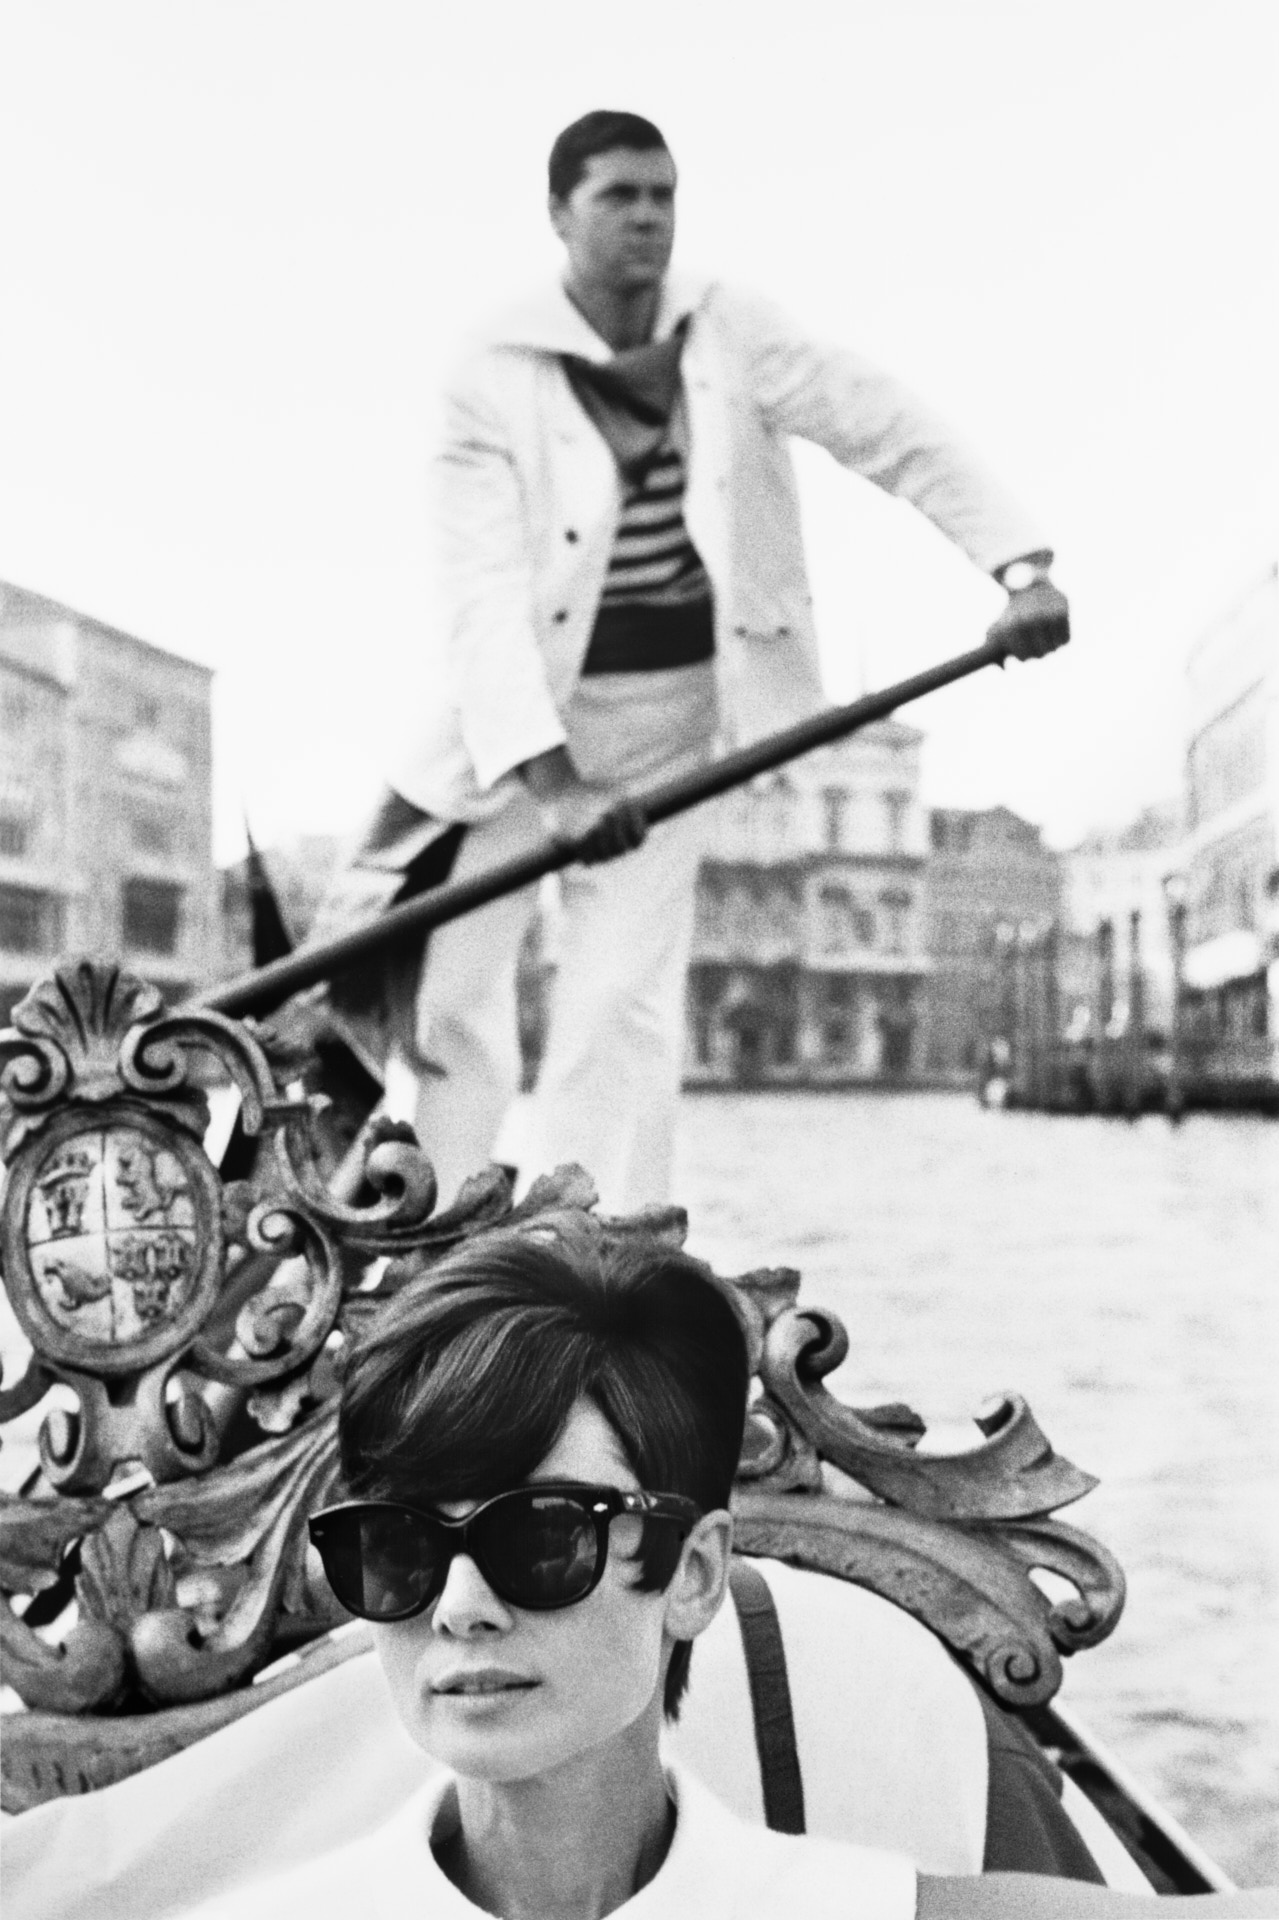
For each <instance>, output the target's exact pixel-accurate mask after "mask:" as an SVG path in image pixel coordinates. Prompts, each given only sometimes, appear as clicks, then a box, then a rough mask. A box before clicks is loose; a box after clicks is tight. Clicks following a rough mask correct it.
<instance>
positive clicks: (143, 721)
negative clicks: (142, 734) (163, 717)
mask: <svg viewBox="0 0 1279 1920" xmlns="http://www.w3.org/2000/svg"><path fill="white" fill-rule="evenodd" d="M133 711H134V715H135V717H136V719H137V723H138V725H139V726H140V727H147V728H151V727H158V726H159V724H160V702H159V701H158V700H157V699H155V698H154V696H153V695H151V694H147V693H140V694H139V695H138V697H137V701H136V702H135V704H134V709H133Z"/></svg>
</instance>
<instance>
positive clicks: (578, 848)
mask: <svg viewBox="0 0 1279 1920" xmlns="http://www.w3.org/2000/svg"><path fill="white" fill-rule="evenodd" d="M518 772H519V776H520V778H521V780H523V782H524V784H525V786H526V787H527V788H528V790H529V793H530V794H531V795H532V797H533V799H534V801H535V802H536V805H537V810H538V812H539V813H540V814H541V816H542V823H543V825H544V826H545V828H546V831H547V833H548V834H549V836H550V838H551V839H552V840H554V841H555V842H556V844H557V845H558V846H561V847H564V848H566V849H567V848H570V847H571V848H572V850H573V851H574V853H575V854H576V855H577V858H578V859H579V860H581V861H582V862H584V864H585V865H587V866H594V865H597V864H598V863H599V861H601V860H615V859H617V857H618V855H619V854H623V853H630V852H631V851H632V850H633V849H634V848H635V847H638V846H639V844H640V842H641V841H642V840H643V839H644V836H645V834H646V833H647V832H648V821H647V820H646V819H645V817H644V810H643V808H642V807H640V806H638V805H637V804H636V803H635V801H633V800H628V799H626V798H625V797H624V796H620V797H619V795H618V794H617V793H615V792H614V791H613V790H612V789H611V788H609V787H602V786H596V785H595V784H594V783H593V782H591V781H589V780H583V779H581V778H580V776H579V774H578V772H577V769H576V767H574V765H573V762H572V760H571V759H570V758H569V755H568V751H567V749H566V748H564V747H552V748H551V750H550V752H549V753H539V754H538V755H537V757H536V758H535V759H533V760H526V761H525V762H524V764H523V766H522V767H520V768H519V769H518Z"/></svg>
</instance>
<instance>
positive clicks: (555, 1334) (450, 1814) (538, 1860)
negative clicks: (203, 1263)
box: [217, 1233, 1276, 1920]
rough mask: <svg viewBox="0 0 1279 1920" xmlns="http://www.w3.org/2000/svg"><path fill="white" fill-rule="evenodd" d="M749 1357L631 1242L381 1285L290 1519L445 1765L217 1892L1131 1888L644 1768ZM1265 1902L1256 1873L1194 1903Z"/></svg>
mask: <svg viewBox="0 0 1279 1920" xmlns="http://www.w3.org/2000/svg"><path fill="white" fill-rule="evenodd" d="M749 1376H750V1367H749V1361H748V1356H747V1345H746V1338H745V1334H744V1331H743V1328H742V1325H741V1322H740V1320H739V1318H738V1314H737V1309H736V1307H735V1305H734V1303H733V1301H732V1299H731V1296H730V1295H729V1293H728V1291H727V1290H726V1289H724V1288H722V1287H721V1286H720V1285H719V1284H718V1283H717V1282H716V1281H714V1280H713V1279H712V1278H711V1277H710V1276H709V1275H708V1274H707V1272H706V1271H705V1269H703V1268H702V1267H700V1266H699V1265H698V1264H697V1263H696V1262H695V1261H692V1260H690V1259H688V1258H686V1257H685V1256H683V1255H680V1254H675V1253H672V1252H671V1251H670V1250H669V1249H667V1248H664V1247H661V1246H659V1245H657V1244H654V1243H634V1242H632V1243H626V1244H622V1245H620V1246H619V1245H614V1246H605V1245H601V1244H600V1243H598V1242H597V1241H595V1240H593V1239H592V1240H591V1241H589V1242H581V1243H578V1242H572V1243H568V1242H561V1241H555V1242H552V1241H550V1240H534V1239H532V1238H530V1237H522V1236H520V1235H517V1234H513V1233H507V1234H491V1235H485V1236H483V1237H481V1238H480V1239H478V1240H476V1241H474V1242H472V1243H471V1244H470V1245H469V1246H468V1247H466V1248H465V1249H463V1250H460V1251H459V1252H457V1253H455V1254H453V1255H452V1256H451V1257H449V1258H447V1259H446V1260H444V1261H443V1262H442V1263H441V1264H440V1266H439V1267H437V1268H436V1269H435V1270H434V1271H433V1273H432V1274H431V1276H430V1278H429V1279H428V1280H427V1281H425V1282H423V1283H422V1284H421V1285H420V1286H419V1287H417V1288H415V1289H413V1290H412V1291H410V1292H409V1293H406V1294H404V1295H402V1296H400V1298H399V1299H398V1300H397V1301H396V1302H395V1303H394V1304H393V1305H392V1306H391V1307H390V1308H389V1309H388V1311H387V1312H386V1313H385V1314H384V1315H383V1316H382V1317H381V1318H380V1319H379V1320H378V1321H377V1323H376V1324H375V1326H374V1327H373V1328H372V1329H371V1331H370V1332H369V1334H368V1335H367V1336H366V1338H365V1339H364V1340H363V1341H362V1342H361V1343H360V1344H359V1346H358V1347H357V1348H356V1350H355V1352H354V1353H353V1355H352V1358H351V1360H350V1363H349V1365H348V1369H347V1375H346V1380H345V1386H344V1392H343V1400H342V1407H341V1415H340V1427H339V1431H340V1441H341V1453H342V1464H343V1472H344V1476H345V1479H346V1483H347V1488H348V1491H349V1494H350V1496H351V1497H350V1499H349V1500H347V1501H344V1502H343V1503H341V1504H340V1505H338V1506H336V1507H331V1508H329V1509H327V1510H326V1511H325V1512H323V1513H321V1514H318V1515H317V1516H316V1517H315V1519H314V1520H313V1522H312V1535H313V1538H314V1540H315V1543H316V1545H317V1547H318V1548H319V1551H320V1554H321V1556H322V1558H323V1561H324V1565H325V1570H326V1573H327V1575H328V1578H329V1580H330V1583H331V1584H332V1586H333V1588H334V1591H335V1592H336V1594H337V1596H338V1598H339V1599H340V1600H341V1601H342V1602H343V1604H344V1605H345V1606H346V1607H348V1608H349V1609H350V1610H351V1611H352V1612H353V1613H356V1614H359V1615H362V1616H363V1617H364V1618H366V1619H369V1620H371V1621H372V1622H373V1623H374V1633H375V1639H376V1643H377V1649H378V1655H379V1658H380V1660H381V1663H382V1667H383V1669H384V1672H385V1675H386V1678H387V1681H388V1683H389V1686H390V1689H391V1693H392V1695H393V1697H394V1700H395V1703H396V1707H397V1710H398V1712H399V1714H400V1716H401V1718H402V1720H403V1722H404V1724H405V1726H406V1727H407V1729H408V1731H409V1732H410V1734H411V1735H412V1737H413V1738H414V1739H415V1740H416V1741H417V1742H418V1743H419V1744H420V1745H421V1746H422V1747H423V1748H425V1750H426V1751H427V1752H428V1753H429V1754H431V1755H432V1756H433V1757H434V1758H435V1759H437V1760H438V1761H440V1762H442V1763H443V1765H444V1767H446V1768H447V1769H448V1772H447V1775H446V1776H444V1777H443V1779H442V1782H441V1780H440V1779H439V1778H437V1780H436V1782H435V1783H434V1784H433V1785H432V1786H431V1787H430V1788H429V1789H428V1790H427V1791H426V1792H425V1794H423V1795H419V1796H418V1798H417V1799H416V1800H415V1801H414V1802H413V1803H412V1804H411V1805H410V1806H409V1807H408V1808H406V1809H405V1810H404V1811H403V1812H402V1813H400V1814H399V1815H397V1817H396V1818H395V1819H394V1820H393V1821H391V1822H389V1823H388V1824H387V1825H386V1826H384V1827H383V1828H381V1829H380V1831H379V1832H377V1833H376V1834H374V1835H371V1836H370V1837H368V1838H367V1839H364V1840H361V1841H359V1842H358V1843H356V1844H354V1845H351V1846H349V1847H347V1848H345V1849H342V1850H340V1851H338V1852H335V1853H332V1854H329V1855H328V1856H326V1857H325V1858H323V1859H321V1860H319V1861H315V1862H312V1863H310V1864H309V1865H308V1866H307V1867H306V1868H305V1869H304V1870H301V1871H298V1872H294V1873H293V1874H291V1875H287V1876H285V1877H283V1878H282V1879H279V1880H276V1881H275V1882H272V1883H270V1884H268V1885H266V1886H263V1887H260V1888H259V1889H258V1890H257V1891H256V1893H255V1895H254V1896H252V1897H251V1899H249V1900H246V1899H245V1898H244V1896H240V1897H239V1898H238V1899H237V1900H236V1901H235V1902H234V1903H233V1904H232V1905H231V1906H229V1907H226V1908H223V1907H220V1908H218V1909H217V1911H219V1912H226V1911H233V1912H234V1913H235V1914H236V1915H239V1916H244V1915H247V1914H249V1913H252V1914H258V1913H261V1914H262V1915H264V1916H265V1915H266V1914H270V1915H272V1916H273V1920H278V1917H279V1916H282V1915H288V1914H291V1913H293V1912H299V1913H306V1914H307V1916H308V1920H323V1917H324V1916H337V1915H339V1914H340V1915H342V1916H343V1920H351V1916H356V1917H358V1920H374V1916H383V1915H385V1916H390V1915H395V1916H397V1920H398V1917H399V1916H408V1915H418V1914H421V1915H424V1916H427V1915H429V1916H435V1915H439V1916H443V1917H444V1920H448V1917H449V1916H452V1917H453V1920H474V1915H475V1912H476V1910H477V1909H478V1910H479V1911H481V1912H484V1913H488V1914H493V1915H498V1916H501V1920H535V1917H536V1920H552V1917H553V1920H578V1916H581V1920H596V1916H601V1915H605V1914H610V1913H615V1912H619V1911H622V1912H624V1913H625V1915H626V1916H628V1920H629V1916H630V1915H631V1914H634V1916H635V1920H662V1916H689V1917H690V1920H729V1917H730V1916H733V1917H734V1920H782V1916H786V1917H787V1920H790V1917H791V1916H793V1915H795V1914H797V1913H799V1914H804V1915H805V1920H826V1917H827V1916H829V1917H830V1920H835V1917H836V1916H839V1920H909V1916H913V1915H916V1914H917V1915H918V1916H920V1920H945V1916H973V1917H974V1920H983V1917H984V1916H992V1917H995V1920H997V1917H998V1916H1002V1915H1008V1916H1014V1915H1015V1916H1017V1920H1036V1916H1044V1917H1045V1920H1052V1916H1058V1915H1060V1916H1086V1915H1089V1914H1092V1913H1094V1912H1095V1913H1097V1914H1103V1915H1104V1914H1110V1913H1119V1912H1122V1911H1124V1910H1125V1908H1126V1907H1130V1908H1131V1910H1132V1911H1133V1912H1135V1913H1139V1914H1140V1913H1144V1912H1147V1911H1148V1909H1147V1908H1146V1906H1145V1904H1144V1902H1142V1903H1140V1904H1138V1903H1137V1901H1134V1900H1131V1899H1130V1897H1129V1896H1127V1895H1123V1894H1115V1893H1113V1892H1110V1891H1107V1890H1105V1889H1100V1888H1095V1887H1086V1886H1083V1885H1080V1884H1078V1883H1074V1882H1065V1881H1052V1880H1046V1879H1042V1878H1039V1877H1035V1876H1028V1875H1020V1874H1010V1875H990V1876H985V1877H982V1878H973V1879H948V1878H937V1877H928V1876H917V1875H916V1873H915V1870H914V1868H913V1867H912V1865H911V1863H910V1862H909V1861H908V1860H906V1859H905V1858H904V1857H902V1856H899V1855H895V1854H889V1853H883V1852H879V1851H877V1850H875V1849H871V1848H863V1847H854V1846H841V1845H837V1844H835V1843H832V1842H827V1841H818V1840H814V1839H810V1838H796V1837H790V1836H784V1835H781V1834H777V1833H772V1832H769V1831H767V1830H764V1829H761V1828H755V1827H751V1826H747V1825H746V1824H744V1823H742V1822H740V1821H738V1820H737V1819H736V1818H735V1817H734V1816H732V1815H730V1814H729V1813H727V1812H726V1811H725V1810H724V1809H722V1808H721V1807H720V1806H719V1805H718V1803H717V1802H716V1801H715V1800H713V1799H712V1798H711V1796H710V1795H709V1794H708V1793H706V1792H705V1790H704V1789H702V1788H700V1787H699V1786H698V1785H697V1784H696V1783H695V1782H694V1781H692V1780H690V1779H689V1778H687V1777H686V1776H684V1775H682V1774H680V1773H679V1772H678V1771H673V1770H671V1769H669V1768H667V1767H665V1766H664V1765H663V1760H662V1754H661V1733H662V1724H663V1719H664V1718H673V1717H674V1716H675V1715H676V1714H677V1712H678V1708H679V1701H680V1696H681V1694H682V1692H683V1690H684V1687H685V1686H686V1685H687V1680H688V1672H689V1664H690V1658H691V1654H692V1643H693V1642H694V1641H695V1640H696V1638H697V1636H698V1634H699V1633H701V1632H702V1631H703V1630H704V1629H705V1628H706V1627H707V1626H708V1625H709V1624H710V1622H711V1620H712V1619H713V1617H714V1615H715V1613H716V1611H717V1609H718V1608H719V1606H720V1605H721V1603H722V1601H723V1598H724V1594H725V1590H726V1585H727V1580H728V1571H729V1562H730V1553H731V1546H732V1521H731V1518H730V1516H729V1513H728V1501H729V1494H730V1489H731V1486H732V1481H733V1475H734V1471H735V1468H736V1465H737V1459H738V1454H739V1450H740V1446H741V1439H742V1429H743V1423H744V1419H745V1409H746V1397H747V1390H748V1384H749ZM1138 1898H1139V1897H1138ZM1263 1901H1266V1904H1265V1905H1263V1904H1261V1902H1263ZM1189 1904H1190V1903H1188V1902H1184V1901H1183V1902H1181V1903H1180V1905H1179V1903H1177V1902H1176V1901H1174V1902H1172V1903H1171V1904H1170V1906H1169V1908H1168V1911H1170V1912H1176V1911H1178V1910H1181V1908H1185V1907H1187V1906H1188V1905H1189ZM1275 1910H1276V1908H1275V1903H1274V1901H1273V1900H1272V1899H1267V1896H1264V1895H1261V1894H1241V1895H1226V1896H1209V1897H1207V1898H1205V1899H1202V1900H1200V1899H1196V1900H1195V1901H1194V1902H1193V1911H1194V1912H1195V1913H1196V1914H1200V1913H1202V1914H1203V1915H1204V1916H1208V1915H1210V1914H1223V1915H1229V1914H1241V1915H1242V1914H1261V1913H1263V1912H1270V1913H1274V1912H1275Z"/></svg>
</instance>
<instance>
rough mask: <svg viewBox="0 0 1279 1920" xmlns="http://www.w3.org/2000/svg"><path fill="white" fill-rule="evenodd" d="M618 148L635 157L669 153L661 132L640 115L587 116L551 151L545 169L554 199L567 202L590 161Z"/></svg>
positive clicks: (603, 112)
mask: <svg viewBox="0 0 1279 1920" xmlns="http://www.w3.org/2000/svg"><path fill="white" fill-rule="evenodd" d="M617 147H626V148H627V149H628V150H629V151H630V152H632V153H651V152H652V151H653V150H654V148H657V147H660V148H661V149H662V150H663V151H664V152H666V153H669V152H670V148H669V147H668V146H667V145H666V140H665V137H664V135H663V134H662V131H661V129H660V128H659V127H655V126H654V125H653V122H652V121H651V120H644V119H642V118H641V117H640V115H639V114H638V113H615V112H613V111H612V109H611V108H608V107H600V108H598V109H597V110H596V111H595V112H594V113H584V114H583V115H582V117H581V119H580V120H575V121H574V122H573V124H572V126H571V127H565V129H564V131H563V133H561V134H560V135H559V137H558V139H557V140H556V142H555V145H554V146H553V147H552V148H551V157H550V160H549V162H548V163H547V169H546V171H547V176H548V178H549V181H550V188H551V198H552V199H553V200H567V198H568V196H569V194H570V193H572V191H573V189H574V187H575V186H576V185H577V183H578V181H579V180H580V179H581V178H582V175H583V174H584V173H585V172H586V163H587V161H588V160H589V159H591V157H592V156H593V155H594V154H597V153H612V152H613V151H614V149H615V148H617Z"/></svg>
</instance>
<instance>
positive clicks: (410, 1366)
mask: <svg viewBox="0 0 1279 1920" xmlns="http://www.w3.org/2000/svg"><path fill="white" fill-rule="evenodd" d="M749 1387H750V1360H749V1355H748V1349H747V1337H746V1332H745V1327H744V1323H743V1320H742V1317H741V1314H740V1311H739V1309H738V1307H737V1305H736V1302H735V1301H734V1299H733V1297H732V1293H731V1290H730V1289H729V1288H728V1287H727V1286H725V1285H724V1284H723V1283H722V1282H721V1281H719V1280H717V1279H716V1278H715V1277H714V1275H713V1274H712V1273H711V1271H710V1269H709V1268H708V1267H706V1266H704V1265H703V1264H702V1262H701V1261H699V1260H693V1259H691V1258H690V1257H689V1256H688V1255H687V1254H684V1253H680V1252H677V1251H676V1250H674V1249H673V1248H671V1247H669V1246H667V1245H665V1244H664V1243H662V1242H660V1241H658V1240H655V1239H652V1238H650V1237H644V1236H641V1237H638V1238H634V1239H632V1238H630V1237H626V1238H613V1239H610V1238H608V1237H606V1236H605V1235H602V1234H600V1233H599V1232H598V1230H597V1229H594V1228H591V1229H585V1228H584V1229H581V1230H580V1231H576V1232H574V1231H571V1230H566V1231H563V1232H558V1233H556V1234H555V1235H554V1236H542V1235H537V1236H535V1235H534V1234H533V1233H532V1232H529V1231H525V1232H520V1231H510V1230H507V1231H502V1232H490V1233H483V1234H479V1235H477V1236H476V1238H475V1239H473V1240H471V1241H469V1242H468V1243H466V1244H464V1245H463V1246H461V1247H459V1248H457V1249H455V1250H454V1251H453V1252H452V1253H450V1254H447V1255H446V1256H445V1257H444V1259H442V1260H441V1261H440V1262H439V1263H438V1264H437V1265H436V1266H434V1267H432V1268H431V1269H430V1270H429V1271H428V1272H427V1273H426V1274H425V1275H424V1276H422V1278H421V1279H420V1280H418V1281H416V1282H414V1283H411V1284H410V1285H409V1286H407V1287H406V1288H405V1289H404V1291H403V1292H402V1293H400V1294H399V1295H398V1296H397V1297H396V1298H395V1299H394V1300H393V1301H391V1302H390V1303H389V1304H388V1305H387V1307H386V1308H385V1309H384V1310H383V1311H382V1312H381V1313H380V1314H378V1315H377V1316H376V1317H375V1319H374V1320H373V1321H372V1322H371V1324H370V1326H369V1327H368V1329H367V1331H366V1332H365V1333H364V1335H363V1336H362V1337H361V1338H360V1339H358V1340H357V1341H356V1342H354V1343H353V1346H352V1350H351V1353H350V1355H349V1358H348V1359H347V1362H346V1365H345V1368H344V1378H343V1387H342V1398H341V1403H340V1407H339V1411H338V1446H339V1452H340V1457H341V1463H342V1474H343V1478H344V1480H345V1482H346V1485H347V1488H348V1490H349V1492H350V1493H351V1494H352V1495H353V1496H355V1497H356V1498H362V1499H383V1500H386V1499H391V1500H404V1501H406V1502H409V1503H412V1504H415V1505H421V1504H423V1503H427V1504H431V1505H436V1504H441V1503H443V1502H445V1501H450V1500H468V1499H484V1498H486V1497H487V1496H489V1495H491V1494H494V1493H500V1492H502V1491H504V1490H505V1489H506V1488H507V1487H512V1486H518V1485H519V1484H521V1483H522V1482H523V1481H525V1480H527V1479H528V1478H529V1476H530V1474H532V1473H533V1472H534V1470H535V1469H536V1468H537V1467H538V1466H539V1465H540V1464H541V1462H542V1461H543V1460H544V1459H545V1458H546V1456H547V1454H548V1453H550V1451H551V1449H552V1447H554V1445H555V1443H556V1441H557V1440H558V1439H559V1437H560V1435H561V1433H562V1432H563V1431H564V1428H565V1425H566V1424H567V1421H568V1418H569V1415H570V1413H571V1412H572V1409H573V1407H574V1405H575V1404H576V1403H577V1401H578V1400H580V1399H582V1398H586V1399H589V1400H592V1401H593V1402H594V1403H595V1405H596V1406H597V1407H598V1408H599V1410H600V1412H601V1413H602V1414H603V1415H604V1417H605V1419H606V1420H607V1421H608V1423H609V1425H610V1426H611V1427H612V1429H613V1431H614V1433H615V1434H616V1435H617V1439H618V1442H619V1444H620V1446H621V1449H622V1453H623V1455H624V1457H625V1459H626V1461H627V1463H628V1464H629V1466H630V1467H631V1469H632V1471H633V1472H634V1473H635V1475H636V1477H637V1479H638V1480H639V1482H640V1484H641V1486H643V1487H645V1488H647V1489H648V1490H649V1491H650V1492H654V1493H679V1494H683V1495H684V1496H685V1497H686V1498H688V1499H691V1500H695V1501H696V1502H697V1504H698V1506H699V1507H700V1508H701V1509H702V1510H703V1511H704V1512H709V1511H711V1510H712V1509H714V1508H718V1507H726V1506H727V1505H728V1502H729V1496H730V1494H731V1491H732V1485H733V1478H734V1475H735V1473H736V1471H737V1463H738V1460H739V1458H740V1455H741V1447H742V1432H743V1428H744V1425H745V1419H746V1401H747V1394H748V1391H749ZM677 1551H678V1549H677V1548H673V1543H672V1538H671V1530H670V1529H669V1528H667V1527H664V1526H661V1525H655V1526H651V1527H646V1528H645V1531H644V1536H643V1538H642V1540H641V1544H640V1550H639V1554H638V1556H637V1558H638V1565H639V1579H638V1581H637V1585H638V1586H639V1587H640V1588H641V1589H642V1590H644V1591H647V1592H653V1591H659V1590H660V1589H661V1588H663V1587H665V1586H666V1584H667V1582H668V1581H669V1580H670V1578H671V1576H672V1574H673V1573H674V1571H675V1566H676V1562H677ZM690 1653H691V1647H690V1643H689V1642H687V1641H681V1642H679V1643H678V1644H677V1646H676V1648H675V1652H674V1654H673V1655H672V1657H671V1663H670V1666H669V1668H668V1670H667V1675H666V1687H665V1694H664V1705H665V1710H666V1713H667V1714H668V1716H669V1717H671V1718H672V1719H673V1718H674V1717H675V1713H676V1710H677V1708H678V1705H679V1701H680V1697H681V1695H682V1694H683V1691H684V1688H685V1687H686V1685H687V1683H688V1666H689V1658H690Z"/></svg>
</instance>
